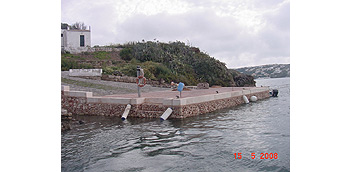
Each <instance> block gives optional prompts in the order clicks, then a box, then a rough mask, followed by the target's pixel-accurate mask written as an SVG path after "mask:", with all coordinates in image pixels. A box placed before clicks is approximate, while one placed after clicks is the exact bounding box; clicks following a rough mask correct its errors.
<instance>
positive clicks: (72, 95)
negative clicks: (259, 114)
mask: <svg viewBox="0 0 352 172" xmlns="http://www.w3.org/2000/svg"><path fill="white" fill-rule="evenodd" d="M243 95H246V96H247V97H248V98H250V97H251V96H253V95H255V96H257V98H258V100H260V99H264V98H268V97H269V96H270V95H269V89H268V88H267V89H259V90H256V91H250V90H245V91H242V92H239V91H238V92H227V93H222V94H215V95H205V96H199V97H188V98H181V99H173V98H165V99H164V98H134V99H130V98H116V97H93V96H92V93H91V92H82V91H69V87H67V86H63V87H62V91H61V108H63V109H66V110H67V111H68V112H70V113H72V114H78V115H104V116H116V117H121V116H122V114H123V112H124V110H125V108H126V105H127V104H131V110H130V113H129V115H128V116H129V117H138V118H160V116H161V115H162V114H163V113H164V111H165V110H166V109H167V108H169V107H171V108H172V109H173V112H172V113H171V115H170V117H169V118H186V117H191V116H197V115H200V114H204V113H209V112H213V111H215V110H218V109H223V108H228V107H232V106H237V105H239V104H243V103H245V102H244V100H243V98H242V96H243Z"/></svg>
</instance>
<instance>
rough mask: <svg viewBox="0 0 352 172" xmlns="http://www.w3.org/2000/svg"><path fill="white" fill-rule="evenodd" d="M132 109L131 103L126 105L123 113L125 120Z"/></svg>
mask: <svg viewBox="0 0 352 172" xmlns="http://www.w3.org/2000/svg"><path fill="white" fill-rule="evenodd" d="M130 110H131V105H130V104H128V105H127V106H126V109H125V112H123V114H122V117H121V119H122V120H125V119H126V118H127V115H128V113H129V112H130Z"/></svg>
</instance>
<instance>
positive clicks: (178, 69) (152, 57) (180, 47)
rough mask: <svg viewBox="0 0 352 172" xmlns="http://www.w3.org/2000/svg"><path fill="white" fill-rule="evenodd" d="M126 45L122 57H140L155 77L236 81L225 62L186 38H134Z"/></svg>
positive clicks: (191, 82) (189, 82)
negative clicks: (161, 40) (201, 50)
mask: <svg viewBox="0 0 352 172" xmlns="http://www.w3.org/2000/svg"><path fill="white" fill-rule="evenodd" d="M123 48H124V49H123V50H122V51H121V52H120V56H121V58H122V59H124V60H126V61H129V59H132V58H131V57H133V58H135V59H136V60H138V61H140V62H141V64H140V65H141V66H142V68H143V67H144V68H145V73H146V74H147V72H150V75H151V77H150V78H152V79H154V78H155V79H161V78H162V79H164V80H165V81H166V82H171V81H175V82H179V81H182V82H184V83H185V84H187V85H196V84H197V83H199V82H208V83H209V84H210V85H222V86H231V84H233V83H234V81H233V78H232V75H231V73H230V72H228V70H227V68H226V66H225V63H222V62H220V61H219V60H216V59H215V58H214V57H210V56H209V55H208V54H205V53H203V52H200V50H199V49H198V48H196V47H190V46H187V45H185V43H183V42H179V41H178V42H171V43H160V42H152V41H148V42H131V43H127V44H125V45H123ZM148 62H149V63H148ZM134 69H135V67H134ZM134 75H135V73H133V76H134Z"/></svg>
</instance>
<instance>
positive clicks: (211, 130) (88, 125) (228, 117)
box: [61, 78, 290, 171]
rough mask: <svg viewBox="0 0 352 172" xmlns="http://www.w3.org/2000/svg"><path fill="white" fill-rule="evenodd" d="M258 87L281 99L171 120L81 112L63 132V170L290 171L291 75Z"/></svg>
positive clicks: (261, 82)
mask: <svg viewBox="0 0 352 172" xmlns="http://www.w3.org/2000/svg"><path fill="white" fill-rule="evenodd" d="M257 85H258V86H260V85H263V86H264V85H265V86H266V85H269V86H271V87H272V88H278V89H279V97H276V98H269V99H265V100H261V101H257V102H256V103H250V104H245V105H240V106H237V107H233V108H228V109H222V110H219V111H216V112H213V113H208V114H203V115H200V116H197V117H191V118H186V119H169V120H166V121H160V120H159V119H138V118H128V119H127V120H126V121H121V119H120V118H116V117H101V116H89V117H85V116H76V118H77V119H79V120H82V121H84V124H81V125H79V124H77V125H75V126H74V129H73V130H70V131H66V132H64V133H62V139H61V140H62V143H61V147H62V150H61V160H62V171H190V170H191V171H194V170H196V171H215V170H221V171H234V170H235V171H243V170H245V171H289V170H290V157H289V156H290V144H289V143H290V128H289V127H290V125H289V124H290V121H289V117H290V95H289V89H290V85H289V78H280V79H263V80H257ZM234 153H242V159H234V156H233V154H234ZM251 153H255V154H256V158H255V159H252V158H251ZM260 153H278V155H279V156H278V159H260Z"/></svg>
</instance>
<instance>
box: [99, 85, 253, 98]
mask: <svg viewBox="0 0 352 172" xmlns="http://www.w3.org/2000/svg"><path fill="white" fill-rule="evenodd" d="M142 89H143V88H142ZM243 89H244V87H221V88H209V89H191V90H190V91H182V96H181V98H186V97H196V96H202V95H209V94H217V92H218V93H225V92H232V91H242V90H243ZM245 89H246V90H249V89H256V87H245ZM179 95H180V92H178V91H172V90H171V89H170V90H167V91H156V92H144V93H141V97H148V98H176V96H179ZM104 97H121V98H137V97H138V94H137V93H135V94H114V95H106V96H104Z"/></svg>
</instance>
